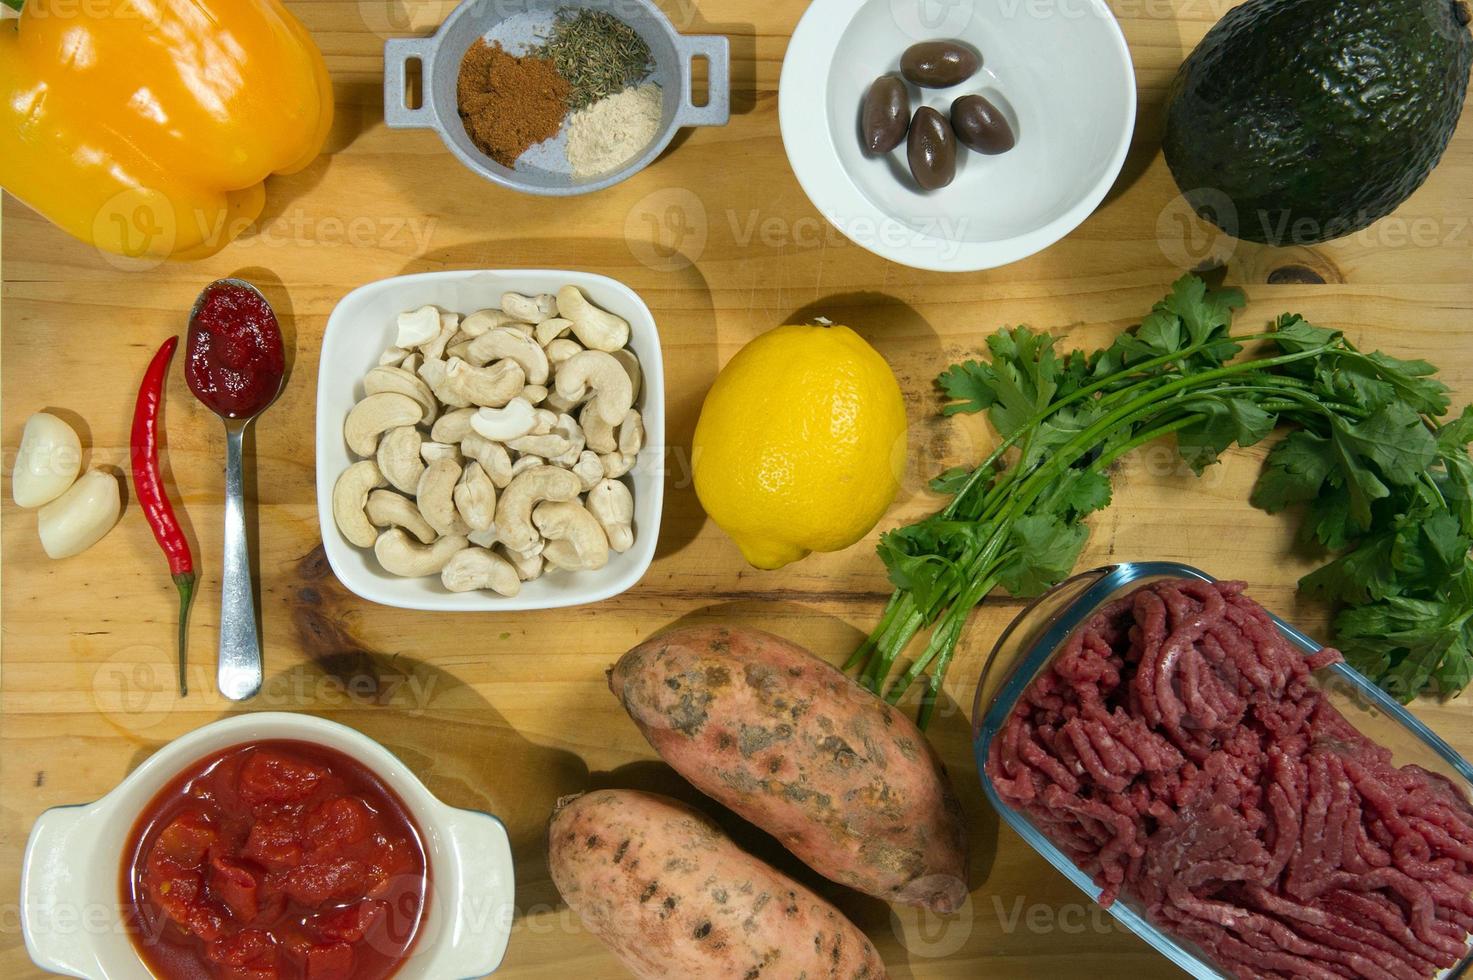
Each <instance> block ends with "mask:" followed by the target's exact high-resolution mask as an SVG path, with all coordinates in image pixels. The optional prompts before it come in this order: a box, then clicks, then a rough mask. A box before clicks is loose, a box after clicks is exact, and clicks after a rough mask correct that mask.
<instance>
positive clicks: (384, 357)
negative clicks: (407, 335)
mask: <svg viewBox="0 0 1473 980" xmlns="http://www.w3.org/2000/svg"><path fill="white" fill-rule="evenodd" d="M408 356H409V351H407V350H405V349H404V348H403V347H388V348H385V349H384V352H383V353H382V354H380V355H379V356H378V363H379V367H396V366H398V365H400V364H403V363H404V359H405V358H406V357H408Z"/></svg>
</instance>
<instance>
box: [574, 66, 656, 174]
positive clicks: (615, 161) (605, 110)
mask: <svg viewBox="0 0 1473 980" xmlns="http://www.w3.org/2000/svg"><path fill="white" fill-rule="evenodd" d="M663 117H664V96H663V92H662V90H661V88H660V86H658V85H656V84H654V83H653V82H648V83H646V84H644V85H640V86H638V87H635V88H626V89H624V90H623V91H622V92H616V93H614V94H613V95H610V96H608V97H606V98H602V99H599V100H598V101H597V102H595V103H593V104H592V105H590V106H588V107H587V108H586V109H579V110H578V111H577V112H575V113H573V115H572V116H571V117H570V118H569V120H568V163H569V165H571V166H572V168H573V176H574V177H575V178H577V179H578V180H587V179H588V178H590V177H597V176H599V175H601V174H606V173H608V172H609V171H611V170H615V169H617V168H618V167H619V166H620V165H622V164H624V163H627V162H628V161H630V160H632V159H633V158H634V157H636V156H638V155H639V154H640V152H641V151H642V150H644V148H645V147H647V146H649V145H650V142H651V141H652V140H653V139H654V138H655V134H656V133H658V132H659V129H660V120H661V119H662V118H663Z"/></svg>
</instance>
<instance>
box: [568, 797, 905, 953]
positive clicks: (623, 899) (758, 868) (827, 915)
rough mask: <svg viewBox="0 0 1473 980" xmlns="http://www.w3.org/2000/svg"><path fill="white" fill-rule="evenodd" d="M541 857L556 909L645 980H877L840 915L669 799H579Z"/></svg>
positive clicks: (866, 945) (863, 944)
mask: <svg viewBox="0 0 1473 980" xmlns="http://www.w3.org/2000/svg"><path fill="white" fill-rule="evenodd" d="M547 855H548V865H549V867H550V869H551V871H552V880H553V883H554V884H555V885H556V886H557V889H558V891H559V892H560V893H561V894H562V896H563V899H564V901H566V902H567V903H568V906H569V907H570V908H572V909H573V911H574V912H576V913H577V914H578V917H579V918H580V919H581V920H582V922H583V925H584V926H585V927H586V928H587V929H588V930H589V931H590V932H592V933H593V934H594V935H595V936H597V937H598V938H599V940H600V941H602V942H603V944H604V945H605V946H607V947H608V948H609V949H610V950H611V951H612V952H613V954H614V955H615V956H617V957H618V958H619V960H620V962H622V963H623V964H624V966H625V967H626V968H627V969H628V970H629V971H630V972H631V973H633V974H634V975H635V976H636V977H640V978H642V980H689V978H693V977H701V978H710V980H725V978H731V980H757V978H766V977H772V978H778V977H791V978H799V977H802V978H804V980H824V978H830V980H841V978H842V980H883V978H884V977H885V966H884V963H883V962H882V961H881V960H880V956H879V954H878V953H876V952H875V948H874V946H873V945H871V944H870V941H869V940H868V939H867V938H866V937H865V935H864V933H862V932H860V931H859V929H857V928H856V927H855V926H854V925H853V924H852V923H851V922H850V921H849V920H848V919H846V918H844V916H843V915H842V914H841V913H840V912H839V910H838V909H836V908H834V907H833V906H832V905H830V904H829V903H828V902H825V901H824V900H823V899H821V898H819V897H818V896H817V895H815V894H813V892H811V891H809V890H808V889H807V888H805V887H804V886H802V885H800V884H798V883H797V882H795V881H793V880H792V879H790V878H788V877H786V876H785V875H783V874H782V873H780V872H778V871H776V870H774V869H773V868H770V867H768V866H767V865H766V864H763V863H762V862H761V861H759V860H758V859H757V858H755V857H752V856H751V855H749V854H747V853H745V852H743V851H742V850H741V849H740V848H738V847H737V846H736V844H734V843H732V841H731V840H730V838H728V837H727V836H726V835H725V834H724V833H722V832H721V829H720V828H719V827H717V826H716V824H715V823H714V822H712V821H711V820H710V819H709V818H707V817H706V816H705V815H704V814H702V813H700V812H699V811H697V810H694V809H692V808H691V807H688V806H686V805H685V804H684V803H680V802H678V801H676V800H672V799H669V798H668V797H664V796H657V795H655V794H653V793H641V792H637V791H635V790H599V791H596V792H592V793H588V794H585V795H583V796H579V797H577V798H575V799H574V800H572V802H569V803H565V804H564V805H562V806H561V807H560V809H559V810H558V811H557V812H556V813H554V814H553V817H552V820H551V822H550V823H549V824H548V830H547Z"/></svg>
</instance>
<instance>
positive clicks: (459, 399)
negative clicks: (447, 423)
mask: <svg viewBox="0 0 1473 980" xmlns="http://www.w3.org/2000/svg"><path fill="white" fill-rule="evenodd" d="M416 373H417V374H418V375H419V376H420V377H421V378H423V379H424V383H425V384H427V385H429V386H430V391H432V392H434V393H435V397H436V398H438V399H440V401H442V402H444V403H445V404H446V405H447V406H449V407H450V408H469V407H470V404H471V400H470V399H469V398H467V397H466V396H465V394H464V393H463V392H460V391H455V390H451V388H450V364H449V363H448V362H447V361H444V360H441V359H440V358H438V357H427V358H425V359H424V363H423V364H421V365H420V366H419V370H418V371H417V372H416Z"/></svg>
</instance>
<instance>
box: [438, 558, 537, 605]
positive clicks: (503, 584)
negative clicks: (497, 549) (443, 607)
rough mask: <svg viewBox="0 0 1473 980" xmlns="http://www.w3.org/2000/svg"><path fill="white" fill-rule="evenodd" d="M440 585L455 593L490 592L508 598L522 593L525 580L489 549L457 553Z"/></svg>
mask: <svg viewBox="0 0 1473 980" xmlns="http://www.w3.org/2000/svg"><path fill="white" fill-rule="evenodd" d="M440 582H441V583H442V584H443V585H444V586H445V588H447V589H449V590H450V591H451V592H473V591H475V590H476V589H490V590H491V591H492V592H496V593H498V594H500V595H504V596H514V595H516V594H517V593H518V592H520V591H521V590H522V580H521V577H520V576H519V575H517V570H516V569H515V568H514V567H512V564H511V562H509V561H507V560H506V559H505V558H502V557H501V556H500V555H497V554H494V553H493V552H490V551H487V550H486V549H485V548H466V549H465V550H464V551H459V552H456V554H455V555H453V556H452V557H451V559H450V561H449V562H447V563H446V564H445V567H444V568H443V569H441V571H440Z"/></svg>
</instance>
